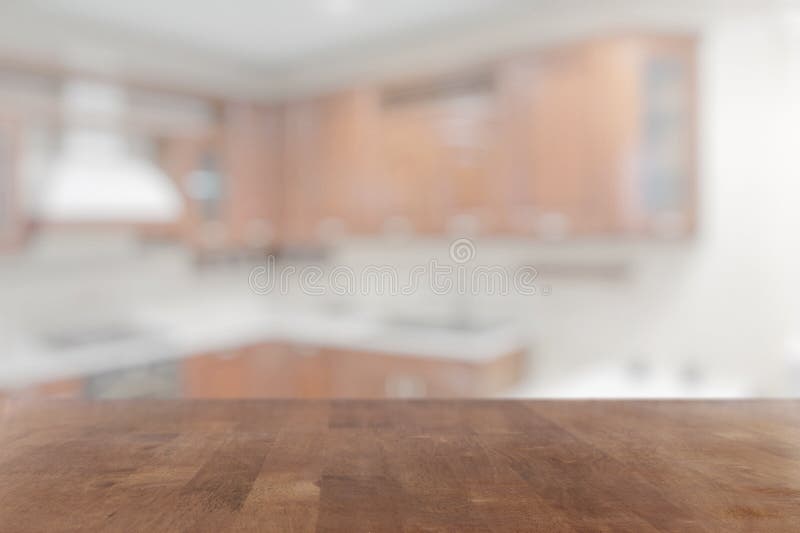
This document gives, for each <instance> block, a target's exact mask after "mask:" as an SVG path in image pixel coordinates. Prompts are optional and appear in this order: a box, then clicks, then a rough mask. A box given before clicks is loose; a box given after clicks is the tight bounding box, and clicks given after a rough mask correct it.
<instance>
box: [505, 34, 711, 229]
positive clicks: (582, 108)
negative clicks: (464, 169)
mask: <svg viewBox="0 0 800 533" xmlns="http://www.w3.org/2000/svg"><path fill="white" fill-rule="evenodd" d="M694 82H695V80H694V40H693V39H692V38H690V37H671V38H654V37H647V38H643V37H641V38H640V37H619V38H609V39H597V40H593V41H590V42H586V43H580V44H575V45H571V46H564V47H558V48H556V49H553V50H550V51H544V52H539V53H536V54H533V55H531V56H529V57H521V58H513V59H511V60H509V61H508V62H506V63H504V64H503V65H502V66H501V67H500V69H499V82H498V87H499V90H498V92H499V96H498V102H499V105H500V111H499V115H500V122H501V131H502V134H501V135H502V137H503V139H505V142H504V143H503V145H502V146H503V148H502V150H503V154H502V158H503V161H502V163H501V164H500V165H499V169H500V171H499V175H500V176H501V180H502V181H503V182H504V184H505V187H506V193H505V197H506V198H508V199H509V205H508V215H509V216H508V219H507V225H508V227H509V229H510V230H511V231H512V232H514V233H521V234H528V235H535V236H539V237H544V238H552V239H565V238H571V237H586V236H641V235H655V236H670V237H674V236H682V235H686V234H689V233H690V232H691V230H692V228H693V225H694V218H695V215H694V209H695V199H694V188H695V183H694V180H695V174H694V173H695V169H694V166H695V155H694V150H695V148H694V145H695V133H694V127H695V124H694V122H695V118H694V116H695V108H694V106H695V103H694V100H695V95H694Z"/></svg>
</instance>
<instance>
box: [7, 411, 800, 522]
mask: <svg viewBox="0 0 800 533" xmlns="http://www.w3.org/2000/svg"><path fill="white" fill-rule="evenodd" d="M799 528H800V402H793V401H739V402H667V401H664V402H661V401H658V402H655V401H654V402H536V401H530V402H529V401H525V402H511V401H509V402H506V401H420V402H399V401H397V402H393V401H374V402H371V401H353V402H348V401H334V402H326V401H317V402H307V401H230V402H206V401H194V402H190V401H174V402H172V401H126V402H114V403H102V404H90V403H68V402H67V403H59V402H54V403H32V404H13V403H9V402H7V403H6V404H5V406H2V404H0V530H2V531H54V530H58V531H61V530H69V531H75V530H86V531H101V530H109V531H125V532H131V531H171V530H183V531H214V532H217V531H227V530H236V531H242V530H244V531H249V530H252V531H276V532H281V533H283V532H291V531H315V530H316V531H342V532H347V533H351V532H359V531H372V532H381V531H454V532H455V531H457V532H470V531H543V532H552V531H636V532H645V531H725V532H732V531H769V532H775V531H798V530H799Z"/></svg>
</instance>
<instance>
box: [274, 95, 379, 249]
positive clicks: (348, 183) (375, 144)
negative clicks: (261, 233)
mask: <svg viewBox="0 0 800 533" xmlns="http://www.w3.org/2000/svg"><path fill="white" fill-rule="evenodd" d="M379 127H380V101H379V98H378V93H377V92H376V91H375V90H373V89H369V88H364V89H353V90H348V91H343V92H340V93H335V94H331V95H326V96H322V97H319V98H314V99H308V100H303V101H296V102H291V103H289V104H287V105H286V106H285V108H284V138H285V139H284V140H285V144H284V152H283V153H284V160H283V162H284V166H283V172H284V181H283V184H284V187H283V191H284V201H285V208H284V210H283V221H284V229H283V234H282V239H283V240H284V241H285V242H286V243H288V244H320V243H322V244H327V243H330V242H333V241H335V240H336V239H338V238H340V237H342V236H344V235H346V234H374V233H376V232H377V231H379V230H380V225H381V223H382V219H383V217H384V216H385V215H386V213H387V212H388V211H389V210H390V208H389V206H390V205H391V197H392V196H391V192H390V191H389V190H388V189H387V187H385V182H384V181H383V179H382V174H381V171H382V169H381V166H380V165H379V162H380V160H379V153H378V149H379V142H380V131H379Z"/></svg>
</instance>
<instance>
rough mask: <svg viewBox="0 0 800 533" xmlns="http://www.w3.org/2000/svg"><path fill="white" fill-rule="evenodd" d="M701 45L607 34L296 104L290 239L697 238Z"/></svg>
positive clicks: (288, 171)
mask: <svg viewBox="0 0 800 533" xmlns="http://www.w3.org/2000/svg"><path fill="white" fill-rule="evenodd" d="M694 46H695V45H694V41H693V39H692V38H688V37H637V36H626V37H615V38H607V39H595V40H591V41H586V42H582V43H577V44H571V45H564V46H559V47H555V48H553V49H550V50H543V51H538V52H535V53H532V54H528V55H524V56H516V57H512V58H509V59H507V60H505V61H502V62H499V63H497V64H495V65H493V66H491V67H489V68H483V69H480V70H476V71H473V72H471V73H469V74H466V75H463V76H449V77H446V78H440V79H436V80H433V81H431V80H425V81H421V82H414V83H403V84H396V85H391V86H385V87H379V88H369V89H353V90H347V91H342V92H339V93H337V94H333V95H329V96H325V97H321V98H315V99H308V100H304V101H298V102H293V103H290V104H288V105H287V106H286V107H285V108H284V117H283V125H284V165H283V179H284V182H283V183H284V189H283V192H282V194H283V196H282V198H283V200H284V210H283V218H282V221H283V223H284V227H283V233H282V237H283V238H284V241H285V242H287V243H327V242H331V241H333V240H335V239H336V238H338V237H341V236H342V235H345V234H353V235H359V234H377V233H381V232H384V231H395V230H399V231H404V232H406V233H409V234H417V235H459V234H461V235H464V234H466V235H519V236H529V237H533V238H540V239H547V240H562V239H579V238H595V237H599V238H604V237H623V238H641V237H658V238H677V237H683V236H687V235H690V234H691V233H692V231H693V229H694V226H695V219H696V216H695V190H696V184H695V166H696V161H695V159H696V156H695V144H696V139H695V105H696V104H695V98H696V97H695V92H694V91H695V89H694V85H695V66H694Z"/></svg>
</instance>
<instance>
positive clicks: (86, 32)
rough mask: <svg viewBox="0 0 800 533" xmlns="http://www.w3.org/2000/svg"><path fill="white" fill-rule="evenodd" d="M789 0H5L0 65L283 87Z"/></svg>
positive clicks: (251, 91) (290, 91)
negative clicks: (38, 66) (10, 64)
mask: <svg viewBox="0 0 800 533" xmlns="http://www.w3.org/2000/svg"><path fill="white" fill-rule="evenodd" d="M786 1H789V0H0V67H2V66H3V64H4V63H8V62H9V61H10V62H12V63H13V62H21V63H23V64H28V65H31V64H33V65H46V66H57V67H61V68H66V69H67V70H79V71H82V72H87V71H88V72H93V71H98V72H102V73H110V74H112V75H117V76H119V77H121V78H123V79H133V80H137V81H143V82H148V83H152V82H155V81H157V82H158V83H159V84H161V85H168V86H175V87H178V88H184V89H192V90H196V91H201V92H208V93H216V94H225V95H233V96H242V97H247V98H265V99H269V98H276V97H286V96H289V95H295V94H299V93H300V92H309V91H318V90H321V89H325V88H332V87H335V86H342V85H345V84H350V83H353V82H354V81H359V80H365V79H376V78H381V77H383V78H386V77H391V76H396V75H401V76H402V75H407V74H411V73H416V72H418V71H426V70H427V71H430V70H436V69H441V68H442V66H448V67H456V68H457V66H458V65H459V63H469V62H475V61H480V60H484V59H489V58H491V57H497V56H498V55H503V54H506V53H508V52H509V51H511V50H516V49H520V48H523V47H531V46H537V45H542V44H546V43H552V42H554V41H558V40H563V39H569V38H575V37H576V36H580V35H585V34H587V33H592V32H602V31H609V30H614V29H623V30H630V29H632V28H633V29H647V28H653V29H665V28H667V29H675V28H679V29H686V28H697V27H699V26H700V25H702V24H703V23H706V22H708V20H709V19H710V18H713V17H719V16H728V15H730V14H733V13H736V12H738V13H742V11H743V10H744V12H745V13H753V12H761V11H764V10H766V9H768V8H769V9H773V8H776V6H778V7H779V6H784V5H786Z"/></svg>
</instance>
